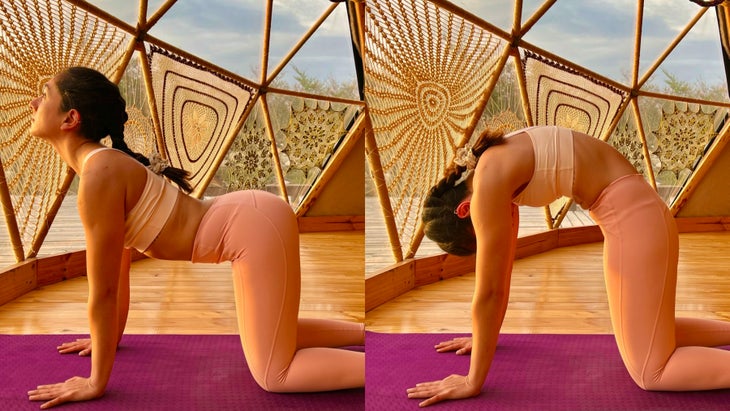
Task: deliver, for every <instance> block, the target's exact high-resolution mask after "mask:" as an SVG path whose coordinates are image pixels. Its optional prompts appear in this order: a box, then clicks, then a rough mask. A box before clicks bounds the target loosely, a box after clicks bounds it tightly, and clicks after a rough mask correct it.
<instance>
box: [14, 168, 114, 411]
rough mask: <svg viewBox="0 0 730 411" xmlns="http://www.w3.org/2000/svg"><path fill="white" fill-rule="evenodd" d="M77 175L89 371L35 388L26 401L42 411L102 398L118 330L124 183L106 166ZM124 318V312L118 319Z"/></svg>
mask: <svg viewBox="0 0 730 411" xmlns="http://www.w3.org/2000/svg"><path fill="white" fill-rule="evenodd" d="M94 168H95V170H94V172H93V173H86V174H85V175H84V176H82V179H81V184H80V186H79V196H78V207H79V215H80V216H81V222H82V224H83V226H84V234H85V236H86V273H87V278H88V283H89V299H88V313H89V328H90V334H91V350H92V351H93V355H92V357H91V373H90V376H89V377H88V378H84V377H73V378H71V379H68V380H66V381H65V382H62V383H58V384H51V385H44V386H39V387H38V388H37V389H36V390H33V391H30V392H29V393H28V394H29V398H30V399H31V400H43V401H46V402H45V403H44V404H43V405H42V406H41V408H48V407H52V406H55V405H58V404H62V403H65V402H69V401H84V400H90V399H94V398H98V397H100V396H102V395H103V394H104V390H105V389H106V385H107V383H108V382H109V377H110V375H111V372H112V367H113V365H114V358H115V355H116V349H117V343H118V341H119V337H120V333H121V327H120V325H121V324H120V317H121V314H120V307H119V305H120V301H119V296H120V271H121V270H120V267H122V253H123V248H124V218H125V194H126V189H125V185H124V184H125V182H124V181H123V179H120V175H119V172H118V171H116V170H115V168H114V167H109V164H108V163H106V164H101V165H99V166H98V167H94ZM124 317H125V318H126V313H125V315H124Z"/></svg>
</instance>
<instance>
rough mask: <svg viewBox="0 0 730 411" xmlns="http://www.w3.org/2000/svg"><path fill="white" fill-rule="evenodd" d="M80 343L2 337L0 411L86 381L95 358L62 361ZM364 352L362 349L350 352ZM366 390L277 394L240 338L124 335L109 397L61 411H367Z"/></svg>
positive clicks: (28, 406) (29, 406)
mask: <svg viewBox="0 0 730 411" xmlns="http://www.w3.org/2000/svg"><path fill="white" fill-rule="evenodd" d="M78 337H80V336H76V335H0V356H1V357H2V361H0V364H2V365H0V410H37V409H39V407H40V405H41V403H40V402H30V401H28V397H27V392H28V390H30V389H32V388H34V387H35V386H37V385H39V384H50V383H56V382H61V381H63V380H65V379H67V378H70V377H72V376H75V375H79V376H88V373H89V369H90V358H89V357H79V356H78V355H75V354H71V355H60V354H58V353H57V352H56V348H55V347H56V346H57V345H59V344H61V343H62V342H65V341H72V340H73V339H75V338H78ZM352 349H356V350H357V349H359V350H360V351H362V347H359V348H358V347H352ZM364 399H365V391H364V390H363V389H353V390H341V391H332V392H323V393H306V394H273V393H268V392H266V391H264V390H263V389H261V388H260V387H259V386H258V385H257V384H256V382H255V381H254V380H253V377H252V376H251V374H250V373H249V371H248V368H247V366H246V361H245V358H244V355H243V350H242V349H241V342H240V340H239V337H238V335H125V336H124V338H123V340H122V344H121V346H120V348H119V351H118V352H117V359H116V362H115V365H114V371H113V373H112V377H111V380H110V381H109V385H108V386H107V391H106V394H105V395H104V397H102V398H100V399H98V400H94V401H88V402H80V403H70V404H65V405H62V406H60V407H58V408H54V409H58V410H64V411H66V410H68V411H73V410H92V411H97V410H104V411H114V410H124V411H130V410H216V411H219V410H311V411H322V410H331V411H340V410H348V411H349V410H352V411H357V410H364V408H365V406H364Z"/></svg>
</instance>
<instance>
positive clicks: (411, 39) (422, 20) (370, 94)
mask: <svg viewBox="0 0 730 411" xmlns="http://www.w3.org/2000/svg"><path fill="white" fill-rule="evenodd" d="M365 7H366V12H365V58H364V74H365V86H364V91H365V101H366V103H367V106H368V113H369V115H370V118H371V122H372V126H373V131H374V136H375V140H376V144H377V149H378V151H379V154H380V158H381V166H382V168H383V173H384V175H385V179H386V185H387V188H388V192H389V194H390V202H391V205H392V209H393V212H394V217H395V221H396V225H397V230H398V233H399V237H400V241H401V244H402V246H403V247H408V246H409V245H410V244H411V243H412V241H413V239H414V236H415V234H416V230H417V227H418V224H419V221H420V214H421V209H422V201H423V196H424V195H425V193H426V192H427V191H428V189H429V188H430V187H431V186H433V185H434V184H435V183H436V182H437V181H438V180H439V179H440V178H441V177H442V176H443V172H444V170H445V168H446V166H448V164H449V163H450V162H451V160H452V159H453V157H454V154H455V151H456V148H457V145H458V144H459V143H460V142H461V141H462V140H463V139H464V138H465V137H466V135H465V134H466V130H467V127H469V125H470V123H472V121H473V120H474V118H475V116H479V115H480V113H478V112H477V108H478V104H479V101H480V99H482V98H483V96H484V94H485V92H486V88H487V85H488V83H489V80H490V77H491V76H493V75H496V74H498V73H495V70H494V68H495V65H496V64H497V61H498V58H499V57H500V55H501V54H502V53H503V49H504V47H505V46H506V44H505V42H504V41H503V40H501V39H499V38H497V37H495V36H493V35H492V34H490V33H489V32H488V31H486V30H484V29H482V28H480V27H478V26H476V25H475V24H473V23H472V22H470V21H467V20H465V19H463V18H461V17H458V16H456V15H454V14H452V13H450V12H448V11H446V10H444V9H441V8H440V7H438V6H436V5H434V4H432V3H430V2H428V1H424V0H411V1H402V2H392V1H385V0H368V1H367V2H366V6H365Z"/></svg>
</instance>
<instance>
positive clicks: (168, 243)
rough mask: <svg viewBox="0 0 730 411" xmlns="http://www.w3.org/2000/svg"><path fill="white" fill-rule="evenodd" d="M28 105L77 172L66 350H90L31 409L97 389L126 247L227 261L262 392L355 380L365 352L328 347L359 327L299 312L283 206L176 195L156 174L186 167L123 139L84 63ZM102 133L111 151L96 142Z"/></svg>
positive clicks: (122, 286) (118, 331)
mask: <svg viewBox="0 0 730 411" xmlns="http://www.w3.org/2000/svg"><path fill="white" fill-rule="evenodd" d="M30 106H31V107H32V110H33V123H32V125H31V130H30V132H31V134H32V135H34V136H37V137H39V138H42V139H44V140H45V141H47V142H48V143H50V144H51V145H52V146H53V148H54V149H55V150H56V151H57V152H58V154H59V155H60V156H61V157H62V158H63V160H64V161H65V162H66V163H67V164H68V165H69V166H70V167H72V168H73V169H74V171H76V173H77V174H78V176H79V189H78V209H79V214H80V216H81V222H82V224H83V226H84V233H85V236H86V245H87V249H86V264H87V266H86V269H87V276H88V282H89V300H88V310H89V320H90V335H91V344H90V347H86V346H85V343H84V342H83V341H82V342H80V343H78V344H72V346H74V347H75V348H68V347H66V348H67V350H69V349H70V350H84V351H85V353H88V349H89V348H90V350H91V352H92V353H93V355H92V357H91V375H90V376H89V377H88V378H82V377H74V378H71V379H69V380H67V381H65V382H62V383H58V384H53V385H43V386H39V387H38V388H37V389H35V390H32V391H30V392H29V393H28V395H29V399H30V400H32V401H36V400H40V401H46V402H45V403H44V404H43V405H42V406H41V408H48V407H51V406H55V405H58V404H61V403H64V402H68V401H82V400H89V399H93V398H97V397H100V396H101V395H103V393H104V390H105V388H106V385H107V382H108V381H109V376H110V375H111V372H112V365H113V363H114V356H115V352H116V349H117V344H118V342H119V340H120V338H121V335H122V333H123V331H124V325H125V322H126V317H127V309H128V306H129V252H128V251H129V250H128V249H129V248H135V249H137V250H139V251H141V252H143V253H144V254H146V255H147V256H150V257H154V258H161V259H168V260H189V261H193V262H206V263H218V262H221V261H231V262H232V269H233V284H234V291H235V300H236V311H237V315H238V326H239V332H240V335H241V343H242V345H243V351H244V354H245V356H246V361H247V363H248V366H249V368H250V370H251V373H252V374H253V376H254V379H255V380H256V382H257V383H258V384H259V385H260V386H261V387H262V388H263V389H265V390H267V391H273V392H304V391H326V390H337V389H344V388H353V387H362V386H363V385H364V382H365V381H364V380H365V357H364V353H362V352H354V351H348V350H342V349H336V348H329V347H342V346H348V345H362V344H363V343H364V327H363V325H362V324H357V323H349V322H340V321H328V320H299V319H298V311H299V290H300V272H299V236H298V232H297V222H296V218H295V216H294V214H293V212H292V210H291V208H290V207H289V205H287V204H286V203H285V202H284V201H283V200H281V199H279V198H278V197H276V196H274V195H273V194H269V193H265V192H261V191H240V192H236V193H230V194H227V195H224V196H221V197H217V198H215V199H213V200H206V201H201V200H198V199H196V198H193V197H190V196H187V195H185V194H184V193H182V192H180V190H179V189H178V188H177V187H175V186H174V185H172V184H171V183H170V182H168V181H166V180H165V179H164V178H162V177H161V176H160V175H157V174H155V172H159V173H161V174H162V175H163V176H165V177H167V178H169V179H170V180H171V181H173V182H175V183H176V184H177V186H179V187H180V189H182V190H184V191H187V192H189V191H190V189H191V187H190V185H189V183H188V182H187V180H186V175H187V173H186V172H185V171H183V170H180V169H176V168H174V167H170V166H169V165H168V164H165V163H164V162H161V161H160V159H159V158H156V159H153V162H152V164H150V161H149V159H147V158H145V157H144V156H142V155H140V154H137V153H133V152H131V151H130V149H129V148H128V147H127V145H126V144H125V143H124V138H123V132H124V123H125V122H126V121H127V114H126V111H125V108H126V104H125V102H124V99H123V98H122V97H121V95H120V93H119V89H118V88H117V86H116V85H115V84H114V83H112V82H110V81H109V80H108V79H107V78H106V77H105V76H104V75H102V74H101V73H99V72H97V71H94V70H92V69H88V68H82V67H74V68H70V69H68V70H65V71H63V72H61V73H59V74H57V75H56V76H55V77H54V78H53V79H51V80H50V81H48V83H46V84H45V85H44V87H43V94H42V95H41V96H40V97H38V98H36V99H35V100H33V101H32V102H31V103H30ZM106 136H110V137H111V140H112V143H113V147H114V148H115V149H110V148H107V147H105V146H103V145H102V144H100V140H101V139H102V138H104V137H106ZM148 165H149V167H146V166H148ZM153 170H154V171H155V172H153ZM62 350H63V349H62Z"/></svg>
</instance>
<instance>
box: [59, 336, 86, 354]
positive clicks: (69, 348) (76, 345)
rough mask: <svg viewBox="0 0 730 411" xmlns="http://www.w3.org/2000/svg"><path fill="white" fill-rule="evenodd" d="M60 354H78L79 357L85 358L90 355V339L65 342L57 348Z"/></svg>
mask: <svg viewBox="0 0 730 411" xmlns="http://www.w3.org/2000/svg"><path fill="white" fill-rule="evenodd" d="M56 349H58V352H59V353H60V354H72V353H75V352H77V353H79V355H80V356H82V357H86V356H88V355H90V354H91V339H90V338H78V339H76V341H70V342H65V343H63V344H61V345H59V346H58V347H56Z"/></svg>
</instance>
